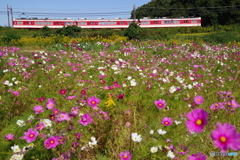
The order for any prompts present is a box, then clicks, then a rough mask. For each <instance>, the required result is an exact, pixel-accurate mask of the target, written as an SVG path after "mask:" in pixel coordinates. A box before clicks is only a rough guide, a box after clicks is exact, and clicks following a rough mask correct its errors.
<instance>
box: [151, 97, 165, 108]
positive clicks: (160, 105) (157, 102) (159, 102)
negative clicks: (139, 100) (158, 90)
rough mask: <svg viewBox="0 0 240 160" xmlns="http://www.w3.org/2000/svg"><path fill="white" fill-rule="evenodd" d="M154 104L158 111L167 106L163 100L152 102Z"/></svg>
mask: <svg viewBox="0 0 240 160" xmlns="http://www.w3.org/2000/svg"><path fill="white" fill-rule="evenodd" d="M154 104H155V105H156V106H157V107H158V108H159V109H163V108H164V107H165V106H166V105H167V104H166V102H165V100H163V99H159V100H156V101H154Z"/></svg>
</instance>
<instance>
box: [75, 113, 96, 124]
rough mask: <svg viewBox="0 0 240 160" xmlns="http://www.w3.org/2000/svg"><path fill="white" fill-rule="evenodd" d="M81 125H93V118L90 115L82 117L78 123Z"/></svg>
mask: <svg viewBox="0 0 240 160" xmlns="http://www.w3.org/2000/svg"><path fill="white" fill-rule="evenodd" d="M78 122H79V123H80V124H81V125H83V126H86V125H88V124H89V123H93V121H92V117H91V116H90V114H84V115H82V116H81V119H80V120H79V121H78Z"/></svg>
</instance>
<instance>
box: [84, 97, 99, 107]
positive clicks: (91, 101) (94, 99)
mask: <svg viewBox="0 0 240 160" xmlns="http://www.w3.org/2000/svg"><path fill="white" fill-rule="evenodd" d="M87 103H88V105H90V106H97V105H98V103H100V99H98V98H97V97H94V96H93V97H89V98H88V100H87Z"/></svg>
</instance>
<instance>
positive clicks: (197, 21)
mask: <svg viewBox="0 0 240 160" xmlns="http://www.w3.org/2000/svg"><path fill="white" fill-rule="evenodd" d="M192 23H200V21H199V20H192Z"/></svg>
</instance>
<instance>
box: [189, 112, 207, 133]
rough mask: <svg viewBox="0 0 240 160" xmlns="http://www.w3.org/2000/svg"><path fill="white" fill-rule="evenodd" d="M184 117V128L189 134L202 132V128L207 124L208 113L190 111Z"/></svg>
mask: <svg viewBox="0 0 240 160" xmlns="http://www.w3.org/2000/svg"><path fill="white" fill-rule="evenodd" d="M186 116H187V118H188V121H187V122H186V126H187V128H188V130H189V131H191V132H196V133H200V132H202V130H203V128H204V126H205V125H206V124H207V123H208V113H207V112H206V111H205V110H203V109H200V108H197V109H194V110H192V111H191V112H189V113H188V114H187V115H186Z"/></svg>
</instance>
